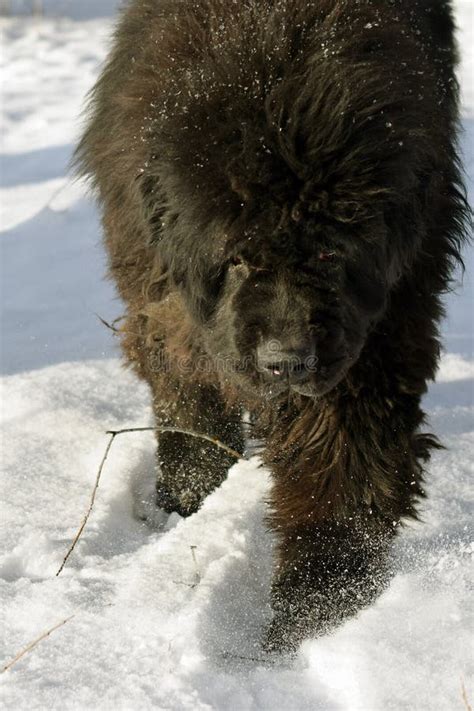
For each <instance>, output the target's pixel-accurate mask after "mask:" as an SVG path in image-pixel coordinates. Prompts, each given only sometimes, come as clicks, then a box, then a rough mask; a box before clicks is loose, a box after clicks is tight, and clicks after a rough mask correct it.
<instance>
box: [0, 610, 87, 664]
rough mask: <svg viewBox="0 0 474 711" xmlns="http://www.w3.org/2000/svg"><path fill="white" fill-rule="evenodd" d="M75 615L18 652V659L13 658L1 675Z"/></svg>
mask: <svg viewBox="0 0 474 711" xmlns="http://www.w3.org/2000/svg"><path fill="white" fill-rule="evenodd" d="M73 617H74V615H71V616H70V617H66V619H65V620H61V622H58V624H57V625H54V627H51V629H49V630H47V631H46V632H43V634H42V635H40V636H39V637H37V638H36V639H35V640H34V641H33V642H30V644H28V645H27V646H26V647H25V648H24V649H22V650H21V652H18V654H17V655H16V657H13V659H12V660H10V661H9V662H8V664H6V665H5V666H4V667H3V669H2V670H1V672H0V674H4V673H5V672H6V671H8V670H9V669H11V668H12V667H13V666H14V665H15V664H16V663H17V662H19V661H20V659H21V658H22V657H24V656H25V654H28V652H31V650H32V649H34V648H35V647H36V646H37V645H38V644H39V643H40V642H42V641H43V639H46V638H47V637H49V635H50V634H52V633H53V632H54V631H55V630H58V629H59V628H60V627H62V626H63V625H65V624H66V622H69V620H72V618H73Z"/></svg>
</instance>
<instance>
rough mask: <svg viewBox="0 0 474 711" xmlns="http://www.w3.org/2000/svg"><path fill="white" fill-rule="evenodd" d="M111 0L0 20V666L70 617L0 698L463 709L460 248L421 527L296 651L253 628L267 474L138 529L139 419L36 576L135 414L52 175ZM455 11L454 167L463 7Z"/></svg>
mask: <svg viewBox="0 0 474 711" xmlns="http://www.w3.org/2000/svg"><path fill="white" fill-rule="evenodd" d="M22 4H23V6H24V7H26V2H24V3H22V2H20V0H18V2H17V8H16V9H20V6H21V5H22ZM115 4H116V3H114V2H112V1H111V2H107V3H105V4H104V3H102V4H101V2H100V1H99V0H94V2H86V0H75V3H74V2H72V1H71V0H67V2H66V0H47V2H46V3H45V7H46V9H47V10H48V11H49V12H50V13H51V14H52V15H54V14H56V15H57V14H59V13H60V11H61V10H62V11H63V12H64V11H68V12H69V15H70V17H69V19H68V18H64V17H63V18H58V17H50V18H46V19H44V18H43V19H41V20H39V19H31V18H30V19H27V18H25V17H21V18H8V19H2V20H0V30H1V32H2V53H1V58H0V59H1V63H2V72H3V80H2V99H3V101H2V109H3V117H2V145H1V170H0V226H1V234H0V249H1V260H2V261H1V282H2V287H1V288H2V305H3V312H2V322H1V325H2V338H1V344H0V345H1V366H2V371H3V373H4V376H3V378H2V381H1V385H2V391H3V401H2V413H1V414H2V419H3V445H2V464H3V472H4V479H3V484H2V491H3V496H2V499H3V506H2V512H1V517H0V523H1V526H2V529H1V558H0V591H1V608H2V613H3V620H2V629H3V634H2V635H1V645H0V646H1V651H0V656H1V659H2V660H4V662H3V663H7V662H8V661H9V660H10V659H12V658H13V657H14V656H15V655H16V654H17V653H18V652H20V651H21V650H22V649H23V648H24V647H25V646H26V645H28V644H29V643H30V642H31V641H33V640H34V639H35V638H36V637H38V636H40V635H41V634H42V633H43V632H45V631H47V630H48V629H50V628H52V627H53V626H54V625H56V624H57V623H60V622H62V621H63V620H65V619H68V618H70V619H68V621H67V622H66V623H65V624H64V625H63V626H62V627H60V628H58V629H57V630H56V631H54V632H52V634H51V635H50V636H49V637H48V638H46V639H44V640H43V641H42V642H41V643H40V644H39V645H38V646H37V647H35V648H34V649H33V650H32V651H31V652H30V653H29V654H27V655H26V656H24V657H23V658H22V659H21V660H20V661H19V662H18V663H17V664H16V665H15V666H14V667H12V668H11V669H10V670H8V671H7V672H5V673H4V674H3V675H2V676H1V677H0V694H1V697H0V698H1V701H0V703H2V704H3V707H4V708H6V709H8V710H10V709H15V710H16V709H18V710H21V711H22V710H23V709H25V710H26V709H28V710H29V711H30V710H34V709H51V710H52V711H53V710H54V711H55V710H56V709H57V710H58V711H59V709H61V711H62V710H63V709H65V710H67V709H99V710H105V709H112V708H113V709H127V710H128V709H134V710H135V709H139V710H140V711H141V710H142V709H143V710H147V709H157V710H158V711H161V710H166V711H167V710H170V711H171V710H172V711H181V710H188V709H189V711H195V710H196V711H200V710H204V709H205V710H206V711H208V710H216V711H223V710H224V709H225V710H227V709H230V710H231V711H246V710H257V709H258V710H264V709H272V711H305V710H306V709H307V710H308V711H309V710H310V709H311V711H314V710H317V709H324V711H333V710H334V711H336V710H341V711H356V710H360V711H390V710H393V711H400V710H404V711H405V710H406V711H412V710H414V709H415V710H416V711H424V710H428V709H430V710H433V711H435V710H436V711H439V710H443V711H444V710H451V709H453V710H454V709H463V708H466V702H465V701H464V700H463V695H462V688H463V685H464V687H465V690H466V694H467V698H469V699H471V701H472V699H473V698H474V695H473V691H472V678H473V656H474V654H473V651H474V650H473V644H472V643H473V632H474V629H473V628H474V624H473V618H472V610H471V609H470V606H471V604H472V603H471V600H472V597H470V589H471V588H472V579H473V578H472V567H471V565H472V563H471V560H472V553H473V551H474V545H473V543H472V541H473V538H472V531H471V530H470V528H469V526H470V523H471V521H470V516H472V499H473V492H472V486H471V484H470V476H471V475H472V470H473V465H474V455H473V452H474V447H473V440H474V437H473V429H474V428H473V410H474V407H473V381H474V359H473V355H472V337H473V323H472V319H473V298H474V294H473V286H472V273H473V269H472V267H473V261H474V260H473V255H472V251H470V252H469V253H468V254H467V260H466V261H467V266H468V272H469V270H470V271H471V280H470V279H469V273H468V276H467V277H466V279H465V286H464V289H463V290H461V289H460V290H459V293H458V294H457V295H453V296H450V297H449V298H448V300H447V303H448V312H449V313H448V319H447V322H446V323H445V326H444V333H445V344H446V353H445V355H444V357H443V362H442V367H441V370H440V374H439V378H438V382H437V384H436V385H434V386H433V387H432V388H431V390H430V393H429V395H428V397H427V399H426V406H427V408H428V410H429V413H430V420H431V427H432V428H433V429H434V431H436V432H437V433H438V434H439V435H440V436H441V438H442V439H443V441H444V442H445V443H446V444H447V445H448V447H449V448H448V449H447V450H446V451H443V452H439V453H437V454H436V455H435V457H434V459H433V461H432V464H431V465H430V478H429V482H428V487H427V488H428V491H429V499H428V500H427V502H426V503H425V504H424V519H425V523H424V524H423V525H421V524H417V525H412V526H410V527H409V528H407V530H406V531H405V532H404V533H403V535H402V536H401V537H400V539H399V541H398V543H397V546H396V549H395V551H394V557H395V564H396V566H397V571H398V572H397V575H396V576H395V578H394V580H393V582H392V584H391V586H390V588H389V589H388V590H387V592H386V593H385V594H384V595H383V596H382V597H381V598H380V599H379V600H378V601H377V603H376V604H375V605H373V606H372V607H371V608H370V609H368V610H366V611H364V612H363V613H361V614H360V615H359V616H358V617H357V618H356V619H354V620H352V621H350V622H348V623H347V624H346V625H344V626H343V627H342V628H341V629H340V630H338V631H337V632H336V633H335V634H333V635H331V636H329V637H326V638H324V639H319V640H308V641H307V642H305V643H304V644H303V645H302V647H301V650H300V652H299V655H298V658H297V659H296V661H293V662H291V663H290V662H289V661H288V660H284V659H283V660H280V662H279V663H275V664H273V665H268V664H266V663H265V660H264V658H263V656H262V654H261V652H260V650H259V647H258V639H259V635H260V633H261V630H262V628H263V626H264V624H265V622H266V621H268V618H269V615H270V611H269V607H268V601H267V595H268V587H269V576H270V567H269V564H270V558H271V549H272V541H271V539H270V537H269V534H268V533H267V532H266V530H265V528H264V526H263V523H262V516H263V510H264V507H263V501H264V498H265V493H266V491H267V488H268V475H267V473H266V472H265V471H264V470H263V469H261V468H259V466H258V462H257V461H256V460H252V461H251V462H242V463H239V464H238V465H236V466H235V467H233V468H232V469H231V471H230V473H229V478H228V480H227V481H226V482H225V484H224V485H223V486H222V487H221V488H220V489H219V490H218V491H216V492H215V493H214V494H213V495H212V496H211V497H209V499H208V500H207V501H206V502H205V504H204V506H203V508H202V509H201V510H200V511H199V513H198V514H196V515H194V516H192V517H190V518H189V519H186V520H181V519H179V517H178V516H172V517H170V519H169V520H168V521H167V522H166V523H165V527H164V530H161V531H153V530H151V529H150V528H149V527H147V526H145V525H144V524H143V523H141V522H140V521H138V520H137V519H136V518H135V517H134V505H135V504H136V503H137V501H139V500H141V499H142V498H143V497H144V493H145V492H146V491H147V489H149V488H150V486H151V485H152V477H153V466H154V464H153V457H154V443H153V437H152V435H151V434H150V433H143V434H125V435H121V436H120V437H118V438H117V439H116V441H115V443H114V445H113V448H112V450H111V454H110V456H109V459H108V461H107V463H106V467H105V470H104V473H103V478H102V482H101V486H100V488H99V491H98V495H97V500H96V503H95V506H94V510H93V513H92V516H91V519H90V521H89V524H88V526H87V527H86V529H85V532H84V534H83V536H82V538H81V540H80V542H79V544H78V546H77V548H76V550H75V551H74V553H73V554H72V556H71V558H70V560H69V562H68V565H67V566H66V567H65V569H64V571H63V573H62V574H61V576H60V577H55V573H56V570H57V569H58V567H59V565H60V563H61V561H62V559H63V556H64V555H65V553H66V550H67V548H68V546H69V543H70V541H71V539H72V537H73V536H74V534H75V531H76V530H77V527H78V525H79V524H80V522H81V519H82V516H83V514H84V513H85V511H86V509H87V506H88V501H89V496H90V492H91V489H92V486H93V483H94V479H95V476H96V473H97V467H98V465H99V462H100V460H101V457H102V455H103V452H104V448H105V445H106V442H107V437H106V436H105V434H104V432H105V430H107V429H110V428H114V427H115V428H120V427H127V426H140V425H142V426H143V425H147V424H150V422H151V411H150V402H149V396H148V392H147V390H146V388H145V387H144V386H143V385H142V384H141V383H138V382H137V380H136V379H135V378H134V377H133V376H132V375H131V374H130V373H128V372H124V371H123V370H122V369H121V366H120V363H119V360H118V354H117V351H116V348H115V344H114V340H113V338H112V334H111V332H110V331H108V330H107V329H106V328H104V326H103V325H102V324H101V323H100V321H99V320H98V318H97V316H96V314H99V315H100V316H102V317H104V318H106V319H107V320H108V321H111V320H113V318H114V317H115V316H116V315H118V314H119V313H120V305H119V304H118V303H117V301H116V300H115V299H114V295H113V291H112V287H111V285H110V284H108V283H107V282H104V281H103V280H101V275H102V274H103V271H104V259H103V255H102V251H101V248H100V243H99V240H100V235H99V226H98V221H97V216H96V211H95V208H94V206H93V205H92V203H91V201H90V199H89V198H88V197H86V195H85V191H84V188H83V186H82V185H80V184H79V185H77V184H76V185H74V184H73V183H72V182H71V180H70V179H69V178H68V177H67V164H68V161H69V159H70V156H71V152H72V146H73V145H74V141H75V138H76V135H77V133H78V131H79V125H80V124H79V120H78V116H79V113H80V108H81V105H82V103H83V97H84V93H85V91H86V90H87V89H88V88H89V87H90V86H91V84H92V82H93V80H94V77H95V76H96V74H97V71H98V68H99V66H100V63H101V61H102V60H103V58H104V56H105V53H106V48H107V37H108V35H109V33H110V28H111V22H110V18H109V19H107V18H105V19H104V18H102V19H97V18H98V17H99V16H100V15H101V14H102V9H101V8H105V9H106V10H107V9H109V8H110V7H112V6H113V5H115ZM456 6H457V12H458V22H459V25H460V28H461V32H460V40H461V46H462V50H463V58H464V64H463V69H462V74H461V79H462V85H463V94H464V128H465V135H464V138H463V145H464V152H465V157H466V168H467V171H468V172H472V165H473V163H474V80H473V73H474V31H473V30H474V3H473V2H472V0H458V2H457V3H456ZM88 8H89V9H88ZM14 9H15V8H14ZM91 10H93V12H92V13H91V12H90V11H91ZM88 13H89V14H88ZM73 16H74V17H75V18H76V19H74V20H72V19H71V18H72V17H73ZM88 16H93V17H94V18H95V19H91V20H86V19H84V18H85V17H88ZM77 18H80V19H77ZM470 186H471V192H472V182H471V184H470ZM471 520H472V519H471ZM471 594H472V591H471Z"/></svg>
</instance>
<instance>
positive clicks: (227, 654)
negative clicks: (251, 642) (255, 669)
mask: <svg viewBox="0 0 474 711" xmlns="http://www.w3.org/2000/svg"><path fill="white" fill-rule="evenodd" d="M222 656H223V657H224V659H241V660H243V661H244V662H258V663H259V664H265V665H267V664H268V659H259V657H245V656H243V655H242V654H234V653H233V652H222Z"/></svg>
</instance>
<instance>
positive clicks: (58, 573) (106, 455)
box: [56, 433, 115, 577]
mask: <svg viewBox="0 0 474 711" xmlns="http://www.w3.org/2000/svg"><path fill="white" fill-rule="evenodd" d="M110 434H111V436H110V439H109V441H108V443H107V447H106V448H105V452H104V456H103V457H102V461H101V463H100V466H99V471H98V472H97V476H96V479H95V483H94V488H93V489H92V495H91V500H90V502H89V508H88V509H87V512H86V515H85V516H84V518H83V519H82V523H81V525H80V526H79V529H78V531H77V533H76V535H75V536H74V540H73V542H72V543H71V545H70V546H69V549H68V551H67V553H66V555H65V556H64V558H63V562H62V563H61V565H60V567H59V569H58V572H57V573H56V577H57V576H58V575H60V574H61V572H62V570H63V568H64V566H65V565H66V562H67V559H68V558H69V556H70V555H71V553H72V552H73V550H74V548H75V547H76V543H77V542H78V540H79V538H80V537H81V533H82V532H83V530H84V528H85V527H86V524H87V521H88V520H89V516H90V515H91V512H92V507H93V506H94V501H95V496H96V494H97V489H98V488H99V482H100V477H101V475H102V470H103V468H104V464H105V462H106V460H107V457H108V455H109V452H110V448H111V446H112V443H113V441H114V439H115V434H112V433H110Z"/></svg>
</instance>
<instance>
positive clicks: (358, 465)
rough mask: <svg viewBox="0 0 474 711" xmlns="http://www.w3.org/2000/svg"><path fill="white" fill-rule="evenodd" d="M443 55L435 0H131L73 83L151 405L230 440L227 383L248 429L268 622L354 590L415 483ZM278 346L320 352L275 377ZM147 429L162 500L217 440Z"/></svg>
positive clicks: (453, 241)
mask: <svg viewBox="0 0 474 711" xmlns="http://www.w3.org/2000/svg"><path fill="white" fill-rule="evenodd" d="M455 63H456V52H455V48H454V41H453V20H452V14H451V9H450V5H449V2H448V1H447V0H314V1H313V2H308V0H238V1H237V2H233V1H232V0H192V1H191V0H133V1H132V2H131V4H130V6H129V8H128V9H127V10H126V11H125V12H124V14H123V17H122V19H121V21H120V23H119V25H118V29H117V32H116V36H115V42H114V46H113V48H112V51H111V54H110V57H109V60H108V63H107V64H106V66H105V68H104V71H103V73H102V76H101V77H100V79H99V81H98V83H97V85H96V87H95V89H94V91H93V94H92V100H91V116H90V122H89V125H88V128H87V130H86V132H85V135H84V137H83V140H82V142H81V144H80V146H79V149H78V154H77V158H78V163H79V165H80V167H81V170H82V172H83V173H84V174H86V175H88V176H90V177H91V178H92V180H93V183H94V186H95V188H96V189H97V192H98V196H99V200H100V203H101V206H102V209H103V223H104V229H105V242H106V246H107V250H108V254H109V259H110V273H111V275H112V276H113V278H114V279H115V281H116V283H117V285H118V288H119V291H120V294H121V296H122V297H123V299H124V301H125V303H126V305H127V317H126V322H125V326H124V328H123V347H124V351H125V354H126V356H127V358H128V360H129V362H130V363H131V364H132V365H133V366H134V367H135V369H136V371H137V372H138V373H139V374H140V375H141V376H142V377H143V378H145V379H146V380H147V381H148V382H149V383H150V385H151V388H152V391H153V397H154V407H155V413H156V421H157V423H158V424H159V425H173V426H180V427H182V428H191V429H193V430H195V431H201V432H204V433H207V434H211V435H214V436H216V437H219V438H220V439H221V440H223V441H225V442H227V443H228V444H229V445H231V446H232V447H234V448H236V449H238V450H240V451H241V450H242V448H243V434H242V429H241V414H242V410H243V409H247V410H249V411H250V412H251V413H252V418H253V422H254V426H255V428H256V432H257V436H259V437H261V438H262V439H264V440H265V442H266V449H265V454H264V460H265V462H266V463H267V464H268V466H269V467H270V468H271V470H272V473H273V481H274V485H273V490H272V494H271V501H270V507H271V513H270V515H269V521H270V524H271V526H272V528H273V530H274V531H275V532H276V534H277V537H278V541H279V546H278V560H277V565H276V572H275V579H274V584H273V606H274V610H275V616H274V620H273V622H272V625H271V627H270V629H269V631H268V636H267V640H266V644H267V646H268V647H269V648H275V647H280V646H287V647H294V646H295V645H296V644H297V643H298V642H299V641H300V640H301V639H302V638H303V637H304V636H305V635H306V634H308V633H324V632H326V631H328V630H330V629H331V628H332V627H333V626H334V625H335V624H337V623H339V622H340V621H341V620H343V619H344V618H345V617H347V616H348V615H350V614H353V613H355V612H356V611H357V610H358V609H359V608H360V607H362V606H364V605H367V604H368V603H369V602H370V601H371V600H373V599H374V597H375V596H376V595H377V594H378V592H379V591H380V589H381V588H382V586H383V584H384V580H385V579H386V574H387V568H388V564H387V559H388V549H389V545H390V542H391V541H392V539H393V536H394V534H395V533H396V531H397V530H398V528H399V524H400V522H401V520H402V519H403V518H404V517H413V516H415V515H416V513H415V507H416V501H417V499H418V498H419V497H420V496H422V495H423V488H422V476H423V464H424V463H425V462H426V461H427V460H428V458H429V454H430V450H431V449H432V448H433V447H437V446H438V445H437V442H436V439H435V438H434V437H433V436H432V435H428V434H421V433H420V432H419V428H420V426H421V425H422V423H423V418H424V416H423V412H422V410H421V409H420V398H421V396H422V395H423V393H424V392H425V390H426V382H427V380H430V379H432V378H433V377H434V375H435V371H436V367H437V361H438V354H439V342H438V322H439V320H440V317H441V316H442V313H443V309H442V305H441V301H440V297H441V295H442V293H443V292H444V291H446V289H447V288H448V286H449V283H450V275H451V272H452V269H453V267H454V266H455V264H456V262H457V261H459V260H460V247H461V245H462V241H463V239H464V235H465V225H466V220H467V218H468V210H467V206H466V203H465V200H464V197H463V189H462V183H461V178H460V170H459V165H458V157H457V149H456V131H457V92H458V87H457V83H456V79H455V77H454V66H455ZM269 344H270V346H272V344H273V346H274V348H275V349H276V351H275V350H274V353H276V356H275V355H274V356H273V357H276V358H277V360H278V362H277V363H276V364H274V363H272V362H271V348H270V350H269ZM275 344H276V345H275ZM300 352H304V354H305V355H308V354H309V355H312V356H313V357H314V361H315V362H317V363H318V366H317V367H315V368H314V369H310V368H309V367H307V366H306V365H303V366H301V367H300V366H298V368H295V369H293V367H292V366H291V367H289V366H288V367H289V368H290V369H289V370H288V371H286V375H287V376H288V377H287V379H285V378H282V377H280V376H281V375H282V373H283V372H284V368H285V367H287V360H288V354H294V353H300ZM268 353H270V360H269V359H268ZM288 362H289V361H288ZM305 363H306V361H305ZM258 366H261V367H258ZM302 376H304V383H303V384H300V383H299V382H296V380H297V379H300V378H301V377H302ZM272 378H273V380H272ZM291 378H293V379H294V381H295V382H292V381H291ZM158 450H159V452H158V457H159V465H160V466H159V477H158V486H157V497H158V498H157V503H158V505H160V506H163V507H164V508H166V509H167V510H169V511H172V510H176V511H179V512H180V513H182V514H183V515H186V514H190V513H192V512H194V511H196V509H197V508H198V507H199V505H200V503H201V502H202V500H203V498H204V497H205V496H206V495H207V494H208V493H209V492H210V491H212V490H213V489H214V488H215V487H216V486H218V485H219V483H220V482H221V481H222V480H223V478H224V477H225V475H226V471H227V468H228V466H229V465H230V463H231V459H230V458H229V456H228V455H227V454H225V453H223V452H222V451H220V450H216V448H215V447H213V446H212V445H211V444H209V445H207V443H206V444H204V443H202V442H199V441H197V440H196V439H192V438H187V437H186V436H184V435H181V434H177V433H167V434H162V435H160V436H159V437H158Z"/></svg>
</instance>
